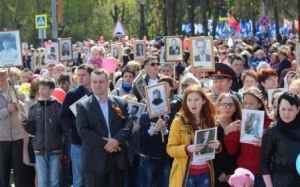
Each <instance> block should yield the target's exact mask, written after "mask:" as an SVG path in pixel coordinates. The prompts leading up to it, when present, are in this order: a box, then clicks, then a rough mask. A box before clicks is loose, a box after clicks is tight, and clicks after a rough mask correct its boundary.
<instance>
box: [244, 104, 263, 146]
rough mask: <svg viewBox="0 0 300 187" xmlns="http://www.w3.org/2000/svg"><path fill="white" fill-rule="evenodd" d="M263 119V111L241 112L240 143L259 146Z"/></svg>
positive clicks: (245, 110)
mask: <svg viewBox="0 0 300 187" xmlns="http://www.w3.org/2000/svg"><path fill="white" fill-rule="evenodd" d="M264 119H265V112H264V111H260V110H247V109H244V110H242V124H241V137H240V142H242V143H247V144H254V145H259V144H260V143H261V139H262V136H263V128H264Z"/></svg>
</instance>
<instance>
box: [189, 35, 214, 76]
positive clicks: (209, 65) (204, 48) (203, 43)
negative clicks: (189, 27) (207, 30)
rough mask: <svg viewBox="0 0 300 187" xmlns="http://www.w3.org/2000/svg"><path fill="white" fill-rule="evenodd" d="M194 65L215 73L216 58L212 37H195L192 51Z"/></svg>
mask: <svg viewBox="0 0 300 187" xmlns="http://www.w3.org/2000/svg"><path fill="white" fill-rule="evenodd" d="M191 59H192V64H193V66H195V67H199V68H200V69H201V70H205V71H215V56H214V50H213V40H212V38H211V37H206V36H203V37H193V38H192V49H191Z"/></svg>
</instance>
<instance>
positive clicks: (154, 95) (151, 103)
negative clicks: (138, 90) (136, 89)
mask: <svg viewBox="0 0 300 187" xmlns="http://www.w3.org/2000/svg"><path fill="white" fill-rule="evenodd" d="M166 91H167V90H166V83H159V84H156V85H152V86H148V87H146V100H147V109H148V112H149V116H150V117H151V118H154V117H160V116H162V115H164V114H166V113H169V112H170V103H169V100H168V98H167V92H166Z"/></svg>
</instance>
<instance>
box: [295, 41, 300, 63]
mask: <svg viewBox="0 0 300 187" xmlns="http://www.w3.org/2000/svg"><path fill="white" fill-rule="evenodd" d="M296 60H297V63H298V64H299V65H300V42H297V43H296Z"/></svg>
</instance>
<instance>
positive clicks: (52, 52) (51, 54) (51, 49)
mask: <svg viewBox="0 0 300 187" xmlns="http://www.w3.org/2000/svg"><path fill="white" fill-rule="evenodd" d="M58 61H59V53H58V43H57V42H51V44H49V45H47V46H46V51H45V63H46V64H56V63H58Z"/></svg>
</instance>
